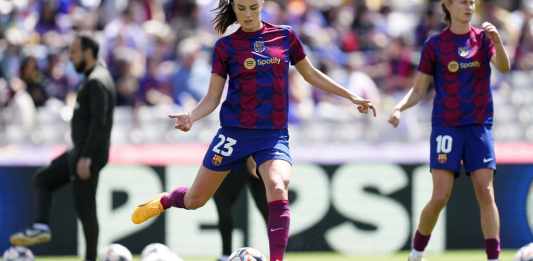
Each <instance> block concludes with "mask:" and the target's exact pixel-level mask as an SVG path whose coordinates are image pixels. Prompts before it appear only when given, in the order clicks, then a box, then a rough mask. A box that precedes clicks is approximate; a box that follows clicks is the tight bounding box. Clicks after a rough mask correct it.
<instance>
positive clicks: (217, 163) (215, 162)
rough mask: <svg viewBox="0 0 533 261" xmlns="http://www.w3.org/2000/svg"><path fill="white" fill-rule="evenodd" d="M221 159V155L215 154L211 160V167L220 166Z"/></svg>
mask: <svg viewBox="0 0 533 261" xmlns="http://www.w3.org/2000/svg"><path fill="white" fill-rule="evenodd" d="M223 159H224V157H222V156H221V155H218V154H215V155H213V158H212V159H211V163H213V165H215V166H220V164H222V160H223Z"/></svg>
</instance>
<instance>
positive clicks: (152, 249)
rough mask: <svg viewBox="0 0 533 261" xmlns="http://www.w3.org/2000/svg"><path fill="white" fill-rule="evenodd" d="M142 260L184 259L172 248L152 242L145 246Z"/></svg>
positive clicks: (172, 260) (171, 260)
mask: <svg viewBox="0 0 533 261" xmlns="http://www.w3.org/2000/svg"><path fill="white" fill-rule="evenodd" d="M141 261H182V259H181V258H180V257H179V256H178V255H176V254H175V253H174V252H172V250H170V248H168V247H167V246H165V245H163V244H161V243H152V244H149V245H147V246H145V247H144V249H143V251H142V253H141Z"/></svg>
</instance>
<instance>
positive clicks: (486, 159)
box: [483, 158, 492, 163]
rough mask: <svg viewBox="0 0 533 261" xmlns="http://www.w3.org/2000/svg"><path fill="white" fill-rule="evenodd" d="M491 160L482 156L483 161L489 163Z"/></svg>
mask: <svg viewBox="0 0 533 261" xmlns="http://www.w3.org/2000/svg"><path fill="white" fill-rule="evenodd" d="M491 161H492V158H483V163H489V162H491Z"/></svg>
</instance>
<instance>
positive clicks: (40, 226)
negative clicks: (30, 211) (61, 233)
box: [33, 223, 50, 230]
mask: <svg viewBox="0 0 533 261" xmlns="http://www.w3.org/2000/svg"><path fill="white" fill-rule="evenodd" d="M33 228H35V229H39V230H50V227H49V226H48V225H47V224H43V223H35V224H33Z"/></svg>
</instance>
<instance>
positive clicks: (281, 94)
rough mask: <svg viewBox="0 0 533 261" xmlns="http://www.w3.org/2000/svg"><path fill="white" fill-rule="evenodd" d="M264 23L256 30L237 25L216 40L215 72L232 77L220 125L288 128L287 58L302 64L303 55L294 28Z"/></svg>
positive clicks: (221, 111) (222, 109)
mask: <svg viewBox="0 0 533 261" xmlns="http://www.w3.org/2000/svg"><path fill="white" fill-rule="evenodd" d="M263 24H264V26H263V28H262V29H261V30H259V31H257V32H251V33H249V32H244V31H242V30H241V29H239V30H238V31H236V32H235V33H233V34H231V35H228V36H225V37H223V38H221V39H219V40H218V41H217V42H216V44H215V48H214V52H213V67H212V72H213V73H216V74H218V75H220V76H222V77H224V78H226V76H227V75H229V84H228V92H227V96H226V100H225V101H224V103H223V104H222V108H221V110H220V122H221V125H222V127H240V128H250V129H284V128H287V114H288V107H289V105H288V103H289V92H288V87H289V80H288V78H289V62H290V63H291V64H293V65H294V64H296V63H298V62H299V61H301V60H302V59H304V58H305V53H304V50H303V47H302V44H301V42H300V40H299V39H298V37H297V36H296V35H295V33H294V32H293V31H292V29H291V28H290V27H288V26H279V25H272V24H269V23H265V22H263Z"/></svg>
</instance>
